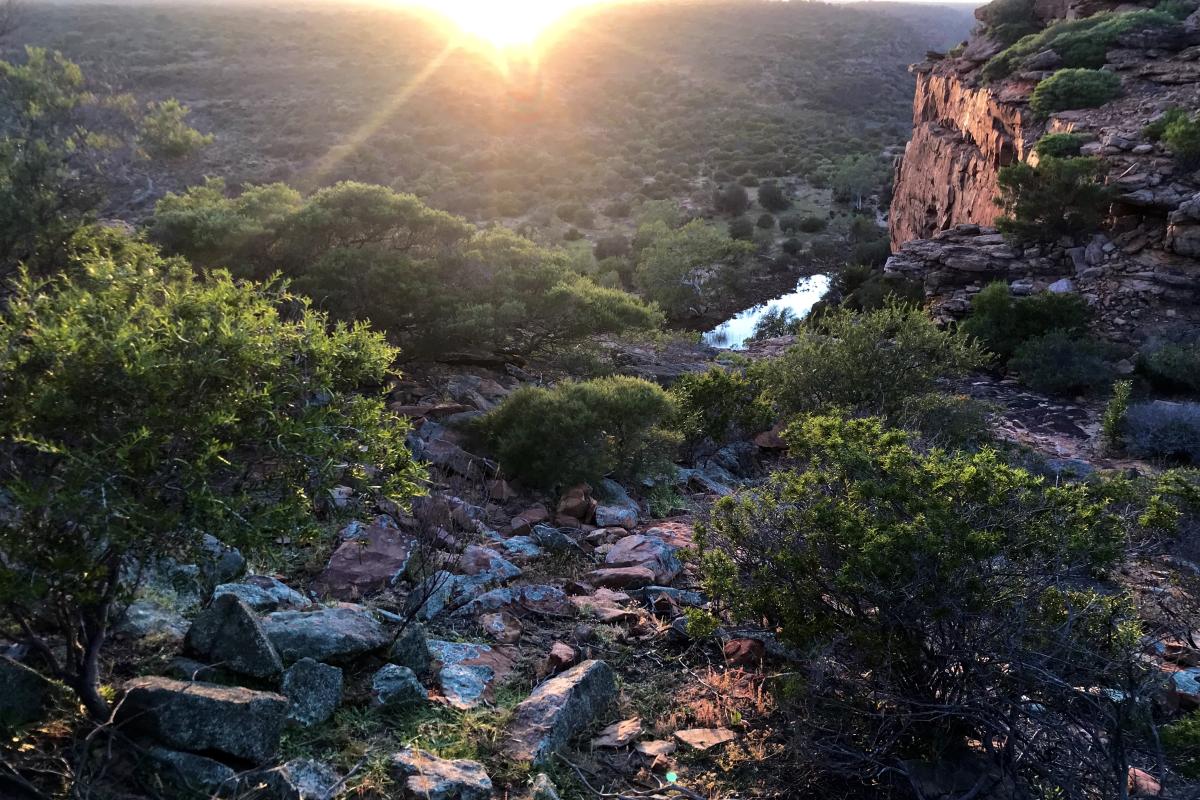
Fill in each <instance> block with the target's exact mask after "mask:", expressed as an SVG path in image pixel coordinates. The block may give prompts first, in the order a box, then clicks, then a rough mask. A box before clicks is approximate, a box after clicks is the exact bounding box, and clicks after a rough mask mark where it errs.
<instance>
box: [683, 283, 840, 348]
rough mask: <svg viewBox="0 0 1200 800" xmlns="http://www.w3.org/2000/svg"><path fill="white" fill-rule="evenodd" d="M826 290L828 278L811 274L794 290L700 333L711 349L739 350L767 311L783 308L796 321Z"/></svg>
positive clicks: (804, 314)
mask: <svg viewBox="0 0 1200 800" xmlns="http://www.w3.org/2000/svg"><path fill="white" fill-rule="evenodd" d="M828 291H829V276H828V275H812V276H810V277H807V278H801V279H800V282H799V283H798V284H796V289H795V291H793V292H789V293H787V294H785V295H781V296H780V297H776V298H775V299H773V300H768V301H767V302H765V303H760V304H758V305H756V306H754V307H753V308H748V309H746V310H745V311H742V312H740V313H738V314H737V315H736V316H734V317H731V318H730V319H728V320H726V321H725V322H722V323H721V324H720V325H718V326H717V327H715V328H713V329H712V330H711V331H709V332H708V333H706V334H704V343H705V344H707V345H711V346H712V347H726V348H729V349H730V350H742V349H744V348H745V347H746V344H747V342H748V341H749V339H750V337H751V336H753V335H754V326H755V325H757V324H758V321H759V320H760V319H762V318H763V317H764V316H765V315H766V314H767V313H768V312H770V311H772V310H774V309H779V310H785V309H786V310H787V311H790V312H792V314H794V315H795V316H796V317H797V318H799V319H803V318H804V317H805V316H807V315H808V312H809V311H811V310H812V307H813V306H814V305H815V304H816V302H817V301H818V300H820V299H821V298H822V297H824V296H825V293H826V292H828Z"/></svg>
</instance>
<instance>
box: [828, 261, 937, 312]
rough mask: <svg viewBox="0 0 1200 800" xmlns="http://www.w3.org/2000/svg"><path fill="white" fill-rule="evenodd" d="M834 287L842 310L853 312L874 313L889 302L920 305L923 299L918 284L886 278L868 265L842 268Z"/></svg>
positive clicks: (908, 280) (888, 276)
mask: <svg viewBox="0 0 1200 800" xmlns="http://www.w3.org/2000/svg"><path fill="white" fill-rule="evenodd" d="M834 288H836V289H837V291H838V293H839V294H841V296H842V307H843V308H848V309H850V310H852V311H875V310H876V309H880V308H883V307H884V306H885V305H887V303H889V302H898V303H908V304H911V305H920V304H921V302H922V301H923V300H924V299H925V288H924V286H923V285H922V284H921V282H920V281H914V280H911V279H909V278H905V277H904V276H902V275H889V274H886V273H884V272H883V271H882V270H878V269H873V268H872V266H871V265H868V264H862V265H858V266H850V267H846V268H844V269H843V270H842V271H841V272H839V273H838V274H837V277H836V278H835V282H834Z"/></svg>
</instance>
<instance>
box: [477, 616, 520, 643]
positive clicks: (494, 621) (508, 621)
mask: <svg viewBox="0 0 1200 800" xmlns="http://www.w3.org/2000/svg"><path fill="white" fill-rule="evenodd" d="M479 627H481V628H483V630H484V633H486V634H487V635H488V636H490V637H491V638H492V639H494V640H495V641H497V642H500V643H501V644H516V643H517V642H519V641H520V640H521V620H519V619H517V618H516V617H514V616H513V615H512V614H509V613H508V612H507V611H497V612H494V613H491V614H482V615H480V617H479Z"/></svg>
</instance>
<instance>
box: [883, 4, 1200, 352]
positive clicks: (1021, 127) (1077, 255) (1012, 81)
mask: <svg viewBox="0 0 1200 800" xmlns="http://www.w3.org/2000/svg"><path fill="white" fill-rule="evenodd" d="M1032 8H1033V9H1034V11H1035V12H1036V15H1037V17H1038V19H1037V21H1036V23H1035V24H1037V25H1039V26H1040V25H1044V24H1046V23H1053V22H1054V20H1056V19H1077V18H1082V17H1086V16H1089V15H1091V14H1094V13H1098V12H1101V11H1105V10H1113V9H1114V8H1115V9H1116V11H1118V12H1119V11H1124V10H1128V9H1130V8H1136V6H1130V5H1128V4H1126V5H1122V6H1120V7H1119V8H1116V7H1115V6H1113V5H1107V4H1099V3H1088V4H1081V3H1069V2H1058V3H1042V2H1038V3H1035V4H1034V5H1033V6H1032ZM976 16H977V17H978V18H980V19H981V21H983V22H981V24H980V26H979V27H978V28H977V29H976V31H975V32H974V33H973V35H972V38H971V40H970V41H968V42H966V43H964V45H963V46H961V47H960V48H958V49H957V52H954V53H952V54H951V55H948V56H939V55H937V54H931V55H930V58H929V59H928V60H927V61H925V62H923V63H921V64H916V65H913V67H912V70H913V72H915V73H916V75H917V89H916V97H915V101H914V104H913V136H912V140H911V141H910V143H909V144H908V146H907V148H906V150H905V152H904V155H903V157H902V158H901V159H900V161H899V163H898V165H897V169H896V186H895V191H894V195H893V201H892V206H891V216H890V228H891V239H892V248H893V252H894V253H895V255H893V256H892V258H891V259H890V260H889V261H888V265H887V270H888V271H890V272H893V273H902V274H905V275H908V276H910V277H914V278H917V279H920V280H922V281H924V284H925V288H926V294H927V296H928V298H929V299H930V301H931V303H932V306H933V308H934V310H935V313H937V314H938V315H940V316H942V317H944V318H954V317H959V316H961V315H962V314H963V313H965V312H966V311H967V309H969V306H970V296H971V295H972V294H973V293H974V292H976V291H978V290H979V289H980V288H982V287H983V286H984V285H986V284H987V283H989V282H991V281H994V280H1005V281H1008V282H1009V283H1010V285H1011V286H1012V288H1013V291H1014V293H1018V294H1021V293H1029V292H1033V291H1038V290H1042V289H1045V288H1047V287H1050V286H1051V285H1053V286H1054V288H1055V290H1056V291H1079V292H1082V293H1083V294H1084V295H1085V297H1086V298H1087V299H1088V301H1089V302H1090V303H1091V304H1092V305H1093V307H1094V308H1095V309H1096V311H1097V319H1098V323H1099V327H1100V330H1101V332H1103V333H1104V334H1106V335H1107V336H1109V337H1110V338H1112V339H1114V340H1118V341H1131V342H1136V341H1140V340H1141V339H1144V338H1146V337H1147V336H1150V335H1153V334H1154V333H1155V332H1156V331H1158V330H1161V329H1163V328H1165V327H1171V326H1176V325H1178V324H1179V323H1184V324H1189V325H1195V324H1200V260H1198V259H1200V171H1194V170H1191V169H1185V168H1184V167H1182V166H1180V164H1179V163H1178V160H1177V159H1174V158H1172V154H1171V153H1170V152H1169V151H1168V150H1167V149H1166V148H1165V147H1164V146H1163V145H1162V144H1161V143H1158V142H1153V141H1149V140H1148V138H1147V137H1146V136H1145V134H1144V132H1143V129H1144V127H1145V126H1146V125H1147V124H1148V123H1149V122H1151V121H1153V120H1154V119H1156V118H1158V117H1161V116H1162V115H1163V113H1164V112H1165V111H1166V110H1167V109H1171V108H1180V109H1186V110H1189V111H1191V112H1193V113H1194V112H1196V111H1197V110H1200V12H1196V13H1193V14H1192V16H1191V17H1189V18H1188V19H1187V20H1186V21H1184V22H1181V23H1180V24H1179V25H1177V26H1174V27H1172V28H1170V29H1166V30H1154V31H1143V30H1133V31H1128V32H1125V33H1123V34H1122V35H1121V36H1119V37H1117V39H1116V40H1115V41H1114V42H1113V45H1112V46H1111V47H1109V48H1108V49H1107V52H1106V56H1105V59H1104V60H1105V64H1104V69H1105V70H1108V71H1112V72H1115V73H1116V74H1118V75H1119V76H1120V77H1121V79H1122V92H1121V95H1120V96H1119V97H1118V98H1117V99H1116V100H1114V101H1113V102H1110V103H1108V104H1107V105H1104V106H1102V107H1100V108H1092V109H1083V110H1073V111H1063V112H1059V113H1056V114H1053V115H1051V116H1050V117H1049V118H1047V119H1038V118H1036V116H1035V115H1034V114H1033V113H1031V111H1030V109H1029V103H1028V99H1029V95H1030V93H1031V92H1032V91H1033V89H1034V87H1035V86H1036V85H1037V83H1038V82H1039V81H1040V80H1042V79H1043V78H1045V77H1047V76H1049V75H1051V74H1053V72H1054V70H1055V68H1056V67H1057V66H1059V63H1060V62H1059V57H1058V55H1057V54H1056V53H1055V52H1053V51H1052V50H1049V49H1048V50H1045V51H1043V52H1038V53H1035V54H1033V55H1031V56H1030V57H1028V58H1026V59H1025V60H1024V61H1023V62H1022V63H1020V64H1019V65H1018V68H1017V69H1016V70H1014V71H1013V72H1012V74H1011V75H1010V76H1009V77H1007V78H1006V79H1004V80H999V81H993V82H991V83H986V82H985V81H984V80H983V78H982V77H981V75H980V72H981V69H982V67H983V66H984V65H985V64H986V63H987V61H988V60H989V59H990V58H992V57H993V56H994V55H996V54H997V53H998V52H1000V50H1001V49H1002V48H1001V46H1000V45H999V44H997V43H996V42H995V41H993V31H992V30H991V29H989V27H988V24H987V22H986V20H987V19H988V13H987V9H986V7H985V8H983V9H980V10H979V11H977V12H976ZM1054 132H1071V133H1076V134H1080V135H1082V136H1083V137H1084V138H1085V139H1086V140H1087V144H1085V145H1084V147H1083V155H1094V156H1099V157H1101V158H1102V159H1104V164H1105V168H1106V172H1107V177H1106V183H1107V184H1108V185H1109V186H1110V187H1112V190H1113V192H1114V197H1115V199H1116V202H1114V204H1113V205H1112V207H1111V209H1110V215H1109V217H1108V219H1107V221H1106V223H1105V225H1104V226H1103V228H1102V229H1099V230H1096V231H1094V232H1090V233H1089V234H1088V235H1085V236H1081V237H1078V238H1077V239H1075V240H1071V241H1067V240H1063V241H1057V242H1053V243H1042V244H1037V245H1019V246H1018V245H1014V243H1012V242H1010V241H1006V240H1005V239H1004V237H1002V236H1000V235H999V234H998V233H996V231H995V229H994V228H992V227H990V226H991V225H992V224H993V223H994V222H995V220H996V218H997V216H998V214H999V208H998V207H997V206H996V204H995V203H994V198H995V197H996V195H997V194H998V192H997V177H998V173H999V170H1000V169H1001V168H1002V167H1004V166H1005V165H1008V164H1011V163H1013V162H1014V161H1018V160H1021V161H1030V162H1031V163H1036V155H1035V154H1034V152H1033V147H1034V144H1035V143H1036V142H1037V141H1038V139H1039V138H1040V137H1041V136H1042V135H1044V134H1046V133H1054Z"/></svg>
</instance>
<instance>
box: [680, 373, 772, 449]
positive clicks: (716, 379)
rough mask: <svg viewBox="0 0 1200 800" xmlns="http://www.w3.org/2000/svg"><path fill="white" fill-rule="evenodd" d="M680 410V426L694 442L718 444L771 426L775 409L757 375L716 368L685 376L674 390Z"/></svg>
mask: <svg viewBox="0 0 1200 800" xmlns="http://www.w3.org/2000/svg"><path fill="white" fill-rule="evenodd" d="M670 393H671V395H672V396H673V397H674V398H675V402H676V407H677V409H678V417H677V419H678V423H677V425H676V427H677V428H678V429H679V430H680V431H682V432H683V434H684V436H686V437H687V438H688V439H689V440H690V441H693V442H696V441H701V440H703V439H705V438H708V439H711V440H713V441H714V442H717V443H718V444H723V443H725V442H727V441H732V440H734V439H736V438H738V437H744V436H748V435H751V434H755V433H758V432H759V431H763V430H766V429H767V428H769V427H771V423H772V421H773V415H772V412H771V407H770V405H768V404H767V403H765V402H764V401H763V400H762V398H761V395H762V387H761V386H760V385H759V384H758V382H757V381H756V380H755V379H754V377H753V375H748V374H746V373H744V372H736V371H733V370H727V369H723V368H721V367H712V368H710V369H709V370H707V371H706V372H694V373H688V374H687V375H683V376H682V377H680V378H679V380H677V381H676V382H675V384H674V385H673V386H671V389H670Z"/></svg>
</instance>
